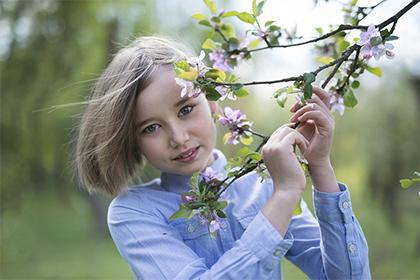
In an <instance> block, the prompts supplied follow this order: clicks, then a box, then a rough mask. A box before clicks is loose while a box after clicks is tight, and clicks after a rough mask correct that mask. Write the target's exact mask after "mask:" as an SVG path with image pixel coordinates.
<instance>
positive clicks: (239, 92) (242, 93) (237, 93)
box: [234, 88, 249, 97]
mask: <svg viewBox="0 0 420 280" xmlns="http://www.w3.org/2000/svg"><path fill="white" fill-rule="evenodd" d="M234 94H235V96H237V97H246V96H248V94H249V93H248V91H247V90H246V89H244V88H240V89H239V90H235V91H234Z"/></svg>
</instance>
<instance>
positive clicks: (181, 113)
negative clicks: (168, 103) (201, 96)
mask: <svg viewBox="0 0 420 280" xmlns="http://www.w3.org/2000/svg"><path fill="white" fill-rule="evenodd" d="M193 108H194V106H191V105H187V106H185V107H182V109H181V110H179V113H178V116H179V117H183V116H185V115H188V114H189V113H191V112H192V110H193Z"/></svg>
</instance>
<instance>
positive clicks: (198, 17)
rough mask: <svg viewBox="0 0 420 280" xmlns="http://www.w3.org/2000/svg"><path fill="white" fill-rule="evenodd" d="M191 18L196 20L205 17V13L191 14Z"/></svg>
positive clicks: (204, 18)
mask: <svg viewBox="0 0 420 280" xmlns="http://www.w3.org/2000/svg"><path fill="white" fill-rule="evenodd" d="M192 18H193V19H196V20H198V21H200V20H206V19H207V17H206V16H205V15H203V14H200V13H198V14H194V15H192Z"/></svg>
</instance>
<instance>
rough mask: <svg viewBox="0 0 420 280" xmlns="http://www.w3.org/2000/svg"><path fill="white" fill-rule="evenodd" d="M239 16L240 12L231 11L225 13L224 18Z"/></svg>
mask: <svg viewBox="0 0 420 280" xmlns="http://www.w3.org/2000/svg"><path fill="white" fill-rule="evenodd" d="M238 14H239V12H238V11H229V12H226V13H223V15H222V17H233V16H236V15H238Z"/></svg>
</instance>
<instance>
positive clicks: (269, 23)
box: [264, 20, 274, 27]
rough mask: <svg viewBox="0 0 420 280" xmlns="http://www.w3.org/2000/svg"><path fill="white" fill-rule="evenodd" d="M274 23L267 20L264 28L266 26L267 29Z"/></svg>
mask: <svg viewBox="0 0 420 280" xmlns="http://www.w3.org/2000/svg"><path fill="white" fill-rule="evenodd" d="M273 22H274V20H267V21H266V22H265V23H264V26H265V27H267V26H268V25H271V24H272V23H273Z"/></svg>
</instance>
